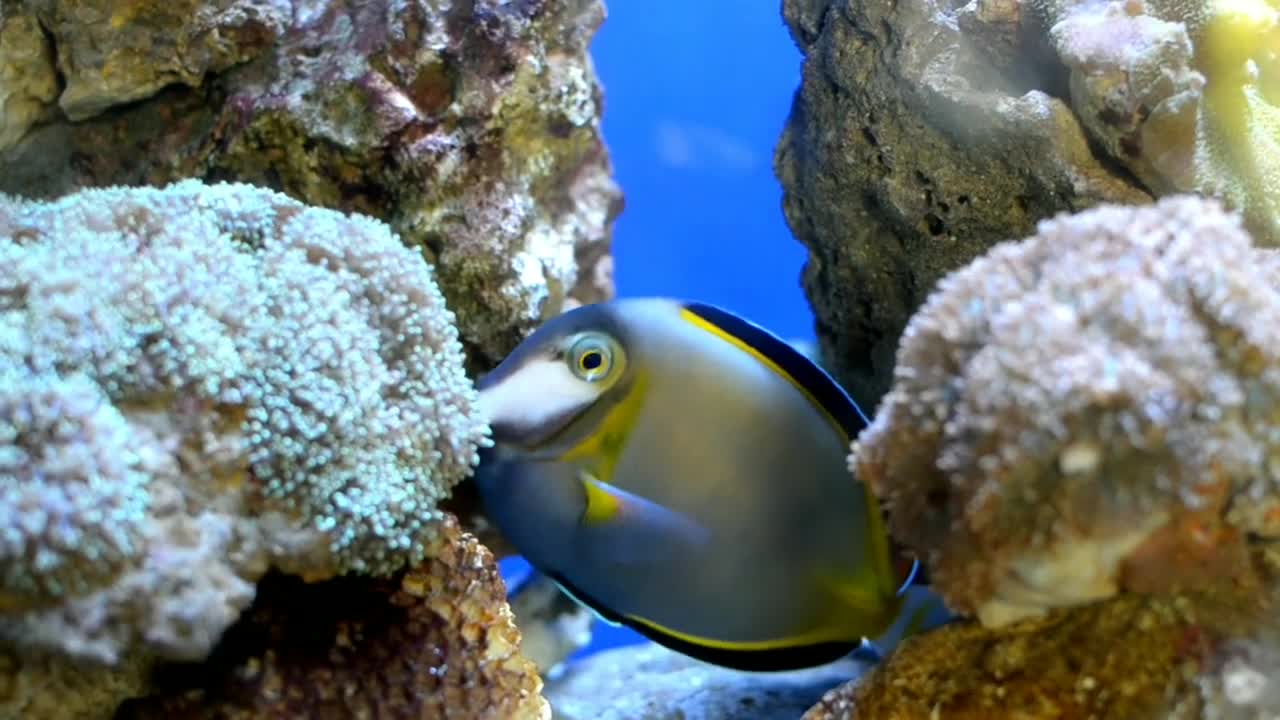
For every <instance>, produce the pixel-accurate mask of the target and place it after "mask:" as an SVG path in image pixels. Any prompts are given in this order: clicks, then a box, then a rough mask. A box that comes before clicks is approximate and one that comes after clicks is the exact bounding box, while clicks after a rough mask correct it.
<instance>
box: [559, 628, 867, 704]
mask: <svg viewBox="0 0 1280 720" xmlns="http://www.w3.org/2000/svg"><path fill="white" fill-rule="evenodd" d="M863 667H864V666H863V665H861V664H860V663H858V662H856V661H854V660H840V661H837V662H835V663H831V664H829V665H823V666H821V667H817V668H812V669H808V670H796V671H790V672H780V673H749V672H741V671H737V670H728V669H725V668H721V667H716V666H714V665H708V664H706V663H703V662H699V661H697V660H693V659H691V658H689V657H686V656H684V655H680V654H677V653H675V652H672V651H670V650H667V649H666V648H663V647H660V646H658V645H654V644H652V643H641V644H637V645H630V646H627V647H621V648H615V649H613V650H606V651H604V652H601V653H597V654H595V655H592V656H590V657H588V658H585V659H583V660H582V661H580V662H576V663H571V664H570V665H569V666H568V667H567V668H566V670H565V673H564V675H563V676H562V677H560V678H558V679H556V680H554V681H551V682H549V683H548V684H547V693H546V694H547V699H548V700H550V701H551V707H552V708H553V709H554V710H555V717H556V718H563V720H729V719H731V718H734V719H736V718H751V720H795V718H798V717H800V715H801V714H803V713H804V712H805V710H806V709H808V708H809V707H811V706H812V705H813V704H814V703H815V702H817V701H818V700H819V699H820V698H821V697H822V696H823V693H825V692H827V691H828V690H830V689H831V688H833V687H835V686H836V685H838V684H840V683H844V682H846V681H848V680H850V679H851V678H854V677H857V676H858V675H859V674H860V673H861V672H862V671H863Z"/></svg>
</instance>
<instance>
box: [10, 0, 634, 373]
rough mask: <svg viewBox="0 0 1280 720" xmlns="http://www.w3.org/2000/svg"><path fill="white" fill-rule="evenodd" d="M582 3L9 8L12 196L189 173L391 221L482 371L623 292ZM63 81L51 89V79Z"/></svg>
mask: <svg viewBox="0 0 1280 720" xmlns="http://www.w3.org/2000/svg"><path fill="white" fill-rule="evenodd" d="M603 16H604V10H603V7H602V5H601V4H600V3H599V2H596V1H583V0H521V1H520V2H505V1H502V0H469V1H466V2H446V3H439V2H430V1H428V0H377V1H376V2H356V1H354V0H324V1H321V2H314V1H311V0H177V2H155V0H91V2H81V1H80V0H37V1H34V2H17V0H0V191H7V192H11V193H19V194H23V195H27V196H36V197H47V196H50V195H56V194H62V193H66V192H68V191H70V190H73V189H76V188H79V187H85V186H102V185H118V184H127V185H133V184H142V183H147V184H164V183H166V182H169V181H172V180H175V179H181V178H188V177H198V178H204V179H220V180H238V181H245V182H251V183H254V184H257V185H263V186H267V187H271V188H273V189H276V190H280V191H283V192H284V193H286V194H288V195H290V196H291V197H294V198H295V199H298V200H301V201H303V202H306V203H308V204H310V205H314V206H320V207H328V208H337V209H342V210H349V211H359V212H361V213H363V214H367V215H370V216H373V217H376V218H379V219H382V220H385V221H386V222H388V223H389V224H390V225H391V226H392V227H393V229H394V230H395V231H397V232H398V234H399V235H400V237H401V238H402V239H403V240H404V241H405V242H406V243H408V244H410V245H412V246H414V247H418V248H422V249H423V250H424V251H425V252H426V254H427V257H428V259H429V260H430V261H431V262H432V263H433V264H434V265H435V267H436V270H437V274H438V278H439V282H440V285H441V288H442V290H443V291H444V294H445V296H446V298H447V299H448V301H449V304H450V307H452V308H453V309H454V310H455V311H456V312H457V314H458V322H459V329H460V331H461V336H462V339H463V342H464V344H465V345H466V347H467V349H468V350H469V351H470V352H471V359H472V360H473V361H474V363H475V364H474V365H473V367H481V366H485V365H492V364H494V363H496V362H497V360H498V359H500V357H501V356H502V355H503V354H505V353H506V352H507V351H508V350H509V349H510V348H511V347H512V346H514V345H515V343H516V342H518V340H519V339H520V338H521V337H522V336H523V334H524V333H526V332H528V331H529V330H530V329H531V328H533V327H534V326H536V325H537V324H539V322H540V321H541V320H542V319H543V318H545V317H549V316H552V315H555V314H557V313H558V312H560V310H561V309H562V307H563V306H564V304H565V299H566V297H568V296H572V297H573V298H575V299H576V301H582V302H590V301H595V300H599V299H603V298H606V297H609V296H611V295H612V292H613V288H612V279H611V273H610V264H609V263H610V260H609V242H610V232H611V230H610V227H611V223H612V220H613V217H614V216H615V214H616V213H617V212H618V211H619V209H620V207H621V195H620V193H619V191H618V189H617V187H616V185H615V184H614V182H613V180H612V178H611V176H610V175H611V166H610V162H609V159H608V156H607V154H606V152H605V149H604V146H603V144H602V141H601V137H600V129H599V113H600V109H601V102H602V100H601V92H600V88H599V84H598V83H597V81H596V77H595V73H594V70H593V68H592V66H591V62H590V59H589V57H588V55H587V50H586V48H587V43H588V42H589V40H590V38H591V36H592V34H593V33H594V32H595V29H596V28H597V26H598V25H599V23H600V22H601V20H602V19H603ZM55 77H56V78H60V82H58V83H55V82H54V80H53V79H54V78H55Z"/></svg>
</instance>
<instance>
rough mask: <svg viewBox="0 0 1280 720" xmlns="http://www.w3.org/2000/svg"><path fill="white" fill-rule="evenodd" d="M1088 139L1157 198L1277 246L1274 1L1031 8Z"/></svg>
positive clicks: (1279, 114) (1279, 80) (1153, 0)
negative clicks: (1207, 198) (1231, 213)
mask: <svg viewBox="0 0 1280 720" xmlns="http://www.w3.org/2000/svg"><path fill="white" fill-rule="evenodd" d="M1030 7H1031V8H1033V9H1034V10H1035V11H1036V13H1038V14H1039V15H1040V16H1041V19H1042V22H1043V23H1044V24H1045V25H1046V26H1048V31H1049V38H1050V41H1051V42H1052V44H1053V46H1054V48H1055V49H1056V51H1057V53H1058V56H1059V58H1060V59H1061V60H1062V62H1063V63H1064V64H1065V65H1066V66H1067V67H1068V68H1069V69H1070V73H1071V75H1070V88H1071V102H1072V107H1073V109H1074V110H1075V112H1076V114H1077V116H1078V117H1079V118H1080V120H1081V122H1082V124H1083V125H1084V127H1085V128H1086V129H1088V131H1089V133H1090V134H1091V135H1092V136H1093V137H1094V138H1096V139H1097V140H1098V141H1099V142H1100V143H1101V144H1102V146H1103V147H1104V148H1106V150H1107V152H1108V154H1110V155H1111V156H1112V157H1114V158H1116V159H1118V160H1120V161H1121V162H1123V163H1125V165H1126V166H1127V167H1128V168H1129V169H1130V170H1132V171H1133V172H1134V174H1135V175H1137V176H1138V177H1139V178H1140V179H1141V180H1142V181H1143V183H1144V184H1146V185H1147V186H1148V187H1150V188H1151V189H1153V190H1154V191H1156V192H1157V193H1159V194H1161V195H1165V194H1170V193H1177V192H1188V191H1197V192H1201V193H1206V194H1210V195H1214V196H1216V197H1220V198H1223V199H1224V200H1226V201H1227V202H1228V203H1230V205H1231V206H1232V207H1235V208H1238V209H1239V210H1240V211H1241V212H1242V213H1243V214H1244V216H1245V219H1246V222H1247V224H1248V225H1249V226H1250V228H1251V229H1252V230H1253V231H1254V232H1255V233H1256V234H1257V235H1258V238H1257V239H1258V241H1259V243H1260V244H1268V245H1275V244H1280V0H1110V1H1109V2H1092V1H1085V0H1032V1H1031V2H1030Z"/></svg>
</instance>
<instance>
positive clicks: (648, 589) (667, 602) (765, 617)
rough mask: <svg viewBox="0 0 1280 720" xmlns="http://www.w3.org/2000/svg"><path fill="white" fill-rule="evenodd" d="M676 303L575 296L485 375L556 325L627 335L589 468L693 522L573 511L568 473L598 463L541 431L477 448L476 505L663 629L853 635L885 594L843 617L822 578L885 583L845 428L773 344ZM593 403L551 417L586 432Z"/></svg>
mask: <svg viewBox="0 0 1280 720" xmlns="http://www.w3.org/2000/svg"><path fill="white" fill-rule="evenodd" d="M683 308H684V306H683V305H681V304H680V303H678V302H676V301H671V300H665V299H644V300H621V301H615V302H613V303H609V304H607V305H599V306H591V307H588V308H582V309H581V311H586V312H580V311H575V312H578V315H576V316H575V317H573V318H572V319H565V320H564V321H563V327H557V326H556V324H555V321H553V322H552V323H549V324H548V326H547V327H545V328H544V329H543V330H540V331H539V333H544V335H545V337H539V335H538V334H537V333H535V335H534V336H531V337H530V338H529V339H528V340H526V344H527V345H528V347H524V346H522V348H521V349H519V350H517V352H516V353H513V355H512V357H511V358H509V359H508V361H507V362H509V363H510V364H511V366H510V367H507V368H504V367H503V366H500V367H499V368H498V369H497V370H495V372H494V376H495V379H493V380H490V384H496V383H501V382H506V381H507V380H508V379H509V376H510V375H512V374H514V373H517V372H520V371H521V367H522V366H523V365H525V364H527V363H528V362H529V361H528V358H527V357H526V354H528V353H532V352H533V348H536V347H538V346H540V345H543V344H547V343H549V342H550V341H551V339H554V338H555V337H556V335H557V334H560V335H564V334H570V333H572V332H574V331H575V328H576V327H579V326H584V327H586V326H591V327H594V326H602V327H608V328H609V329H610V331H611V332H612V333H613V334H614V335H616V336H617V337H618V339H619V341H620V343H621V345H622V346H624V347H625V349H626V353H627V355H628V360H627V362H628V365H629V370H628V375H629V376H630V380H629V382H631V387H628V388H621V389H619V390H618V393H619V394H620V395H621V396H624V397H626V398H627V399H624V400H618V401H616V402H613V401H611V402H613V404H614V405H617V404H618V403H621V402H638V403H639V405H638V407H635V408H632V409H633V410H634V422H632V423H630V424H629V425H628V426H627V431H626V433H625V440H624V441H623V442H622V444H621V448H620V451H619V452H618V455H617V460H616V463H615V464H613V466H612V468H611V473H610V474H609V476H608V477H600V478H598V479H599V480H601V481H604V482H606V483H608V484H609V485H612V486H613V487H616V488H618V489H620V490H622V491H625V492H626V493H630V494H633V495H635V496H639V497H640V498H643V499H645V500H647V501H649V502H651V503H653V504H654V505H655V506H659V507H661V508H664V509H666V510H667V511H670V513H672V515H673V516H678V517H679V518H684V519H688V520H689V521H691V523H692V524H693V525H694V526H696V527H698V528H701V529H703V530H705V534H702V535H698V534H696V533H688V532H683V531H681V530H679V529H678V526H677V525H662V524H659V523H650V522H617V523H612V522H611V523H590V522H584V521H583V517H584V513H585V510H586V506H587V502H588V500H587V493H586V492H585V491H584V490H583V483H582V476H583V473H587V474H591V473H593V472H597V471H599V470H600V465H599V463H596V462H594V461H593V459H590V458H587V459H581V458H579V459H564V456H565V455H566V453H565V452H564V451H565V450H566V449H567V448H565V447H556V448H555V449H554V450H550V449H547V448H549V447H551V446H552V445H554V442H555V441H554V439H553V440H548V441H545V442H546V446H545V447H541V446H540V447H535V448H527V447H526V448H520V447H505V446H504V445H503V443H502V442H499V443H498V446H497V447H495V448H494V449H492V450H490V451H487V456H486V460H485V461H484V462H483V463H482V466H481V468H480V470H479V472H478V474H477V482H478V483H479V485H480V489H481V494H482V496H483V497H484V498H485V503H486V510H487V512H488V513H489V514H490V516H491V517H492V518H493V520H494V522H495V523H496V524H497V525H498V526H499V528H501V529H502V530H503V532H504V534H506V535H507V536H508V538H509V539H510V540H511V542H512V543H513V544H514V546H515V547H516V548H518V549H519V550H520V552H521V553H522V554H523V555H525V557H526V558H527V559H528V560H529V561H530V563H531V564H533V565H534V566H535V567H537V568H539V569H541V570H543V571H544V572H547V573H549V574H552V575H554V576H558V577H560V578H563V579H564V580H565V581H566V582H567V584H569V585H572V586H573V588H574V590H575V591H577V592H580V593H581V594H582V595H584V596H587V597H589V598H590V599H591V601H592V603H593V604H594V605H598V606H602V607H604V608H607V609H608V610H609V611H611V612H612V613H614V614H616V615H619V616H626V617H632V618H641V619H643V620H644V621H645V622H646V623H650V624H653V625H656V626H658V627H659V628H661V629H662V631H663V633H667V634H674V635H677V636H681V637H683V638H695V639H696V642H698V643H708V644H712V645H716V644H724V645H726V646H730V645H732V646H737V647H742V648H746V647H749V646H753V645H754V644H769V643H774V642H776V641H779V640H785V639H788V638H797V637H814V638H817V640H816V641H815V642H835V641H843V640H852V641H854V642H856V639H857V636H858V633H857V632H856V628H859V627H864V626H866V625H867V623H868V622H869V621H868V616H867V615H866V613H871V614H875V613H876V612H879V611H880V610H882V609H884V608H880V607H879V605H877V607H876V608H871V609H868V608H862V610H864V611H866V613H864V615H863V616H861V617H859V616H857V609H855V610H853V611H851V610H850V606H849V601H848V598H847V597H845V596H842V595H840V594H839V593H838V592H836V589H835V588H836V586H843V587H846V588H848V587H853V588H855V589H858V590H860V591H862V592H864V593H865V594H864V596H863V597H869V598H870V601H871V602H872V603H873V604H875V603H882V604H884V605H885V607H888V605H889V599H891V598H892V597H893V595H894V590H895V589H896V588H894V587H890V586H889V585H890V583H891V582H892V578H888V577H885V571H884V568H885V567H886V565H885V564H884V563H881V564H877V562H876V561H875V558H874V557H873V552H872V548H870V547H869V546H868V538H869V537H870V534H871V533H872V532H875V531H877V530H879V531H880V532H883V528H882V527H877V528H873V527H870V526H869V511H871V512H878V508H868V502H869V498H868V496H867V494H866V492H865V489H864V488H863V487H862V486H861V485H860V484H859V483H857V482H856V481H854V480H853V478H852V477H851V476H850V474H849V470H848V467H847V455H848V452H849V445H848V443H849V439H850V438H849V437H848V436H847V433H846V432H844V431H842V428H841V426H840V425H839V424H838V423H837V422H836V421H835V420H834V419H833V418H832V417H831V416H830V415H829V414H827V413H826V412H825V411H824V409H823V407H822V406H821V405H820V404H818V403H815V401H814V399H813V397H812V396H811V395H808V394H806V391H805V390H804V389H801V388H799V387H797V384H796V383H795V382H793V380H792V379H790V376H789V375H788V374H787V373H785V372H780V371H779V369H778V368H777V367H776V366H774V367H770V363H771V360H769V359H767V358H765V359H762V358H761V357H760V356H759V355H758V354H753V352H752V350H751V349H750V348H749V347H748V348H745V349H744V347H743V344H742V343H735V342H734V340H733V338H732V337H730V338H728V339H726V338H725V337H724V336H723V333H717V332H716V331H715V330H716V329H715V328H714V327H713V328H708V327H707V324H706V323H700V322H699V320H698V318H697V317H696V316H691V315H690V314H689V313H685V312H682V310H683ZM531 384H535V385H536V383H531ZM554 384H555V383H554V382H553V383H550V385H554ZM550 385H549V386H548V389H547V390H546V392H547V393H548V396H547V397H548V398H552V397H554V396H555V393H554V391H553V389H552V388H551V387H550ZM557 387H558V386H557ZM569 389H570V390H571V389H572V388H569ZM482 392H483V391H482ZM529 392H533V393H535V394H536V392H537V390H536V389H535V390H531V391H529ZM637 398H638V399H637ZM548 402H550V399H549V400H548ZM850 405H851V403H850ZM609 408H610V406H609V405H607V404H606V405H602V406H601V408H599V409H598V410H597V414H596V416H594V417H593V418H591V419H589V420H580V421H578V422H577V423H576V424H570V425H569V429H568V430H565V431H564V433H570V432H571V431H574V430H576V426H577V425H582V426H588V427H591V428H592V431H594V426H595V425H596V424H598V423H600V422H603V418H604V417H606V416H607V415H608V412H609ZM586 436H588V435H586V434H584V435H583V437H586ZM540 442H542V441H540ZM575 442H576V440H575ZM566 444H572V443H571V442H569V443H566ZM567 455H569V456H572V453H567ZM646 517H647V516H646ZM672 528H677V529H674V530H673V529H672ZM886 562H887V559H886ZM886 612H889V610H886ZM846 617H847V618H848V621H847V622H845V620H844V618H846ZM888 619H891V618H884V620H885V622H886V623H887V620H888ZM880 620H881V619H880V618H879V617H877V618H876V620H875V621H874V622H876V623H879V622H880Z"/></svg>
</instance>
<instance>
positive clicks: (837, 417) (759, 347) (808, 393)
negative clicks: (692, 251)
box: [681, 302, 868, 442]
mask: <svg viewBox="0 0 1280 720" xmlns="http://www.w3.org/2000/svg"><path fill="white" fill-rule="evenodd" d="M681 316H682V317H683V318H684V320H685V321H686V322H689V323H691V324H693V325H695V326H697V327H699V328H701V329H703V330H705V331H707V332H709V333H711V334H713V335H715V336H717V337H719V338H721V339H722V340H725V341H727V342H729V343H730V344H732V345H734V346H735V347H737V348H738V349H740V350H742V351H743V352H745V353H747V354H749V355H751V356H752V357H754V358H755V359H756V360H758V361H759V362H761V363H763V364H764V365H765V366H766V367H768V368H769V369H770V370H772V371H773V372H774V373H776V374H777V375H780V376H781V377H783V378H785V379H786V380H787V381H788V382H790V383H791V384H792V385H793V386H795V388H796V389H797V390H799V391H800V392H801V393H803V394H804V395H805V397H806V398H808V399H809V402H810V403H812V404H813V405H814V407H816V408H817V409H818V410H819V411H820V412H822V413H823V414H824V415H825V416H826V417H827V419H828V421H830V422H831V424H832V425H833V426H835V428H836V429H837V430H838V431H839V432H841V433H842V434H843V435H844V436H845V439H846V442H852V441H853V439H854V438H855V437H857V436H858V433H859V432H861V431H862V429H863V428H864V427H866V426H867V424H868V421H867V417H866V415H863V414H862V410H861V409H860V408H859V407H858V405H857V404H856V403H854V401H853V399H852V398H850V397H849V395H848V393H846V392H845V391H844V389H843V388H841V387H840V385H839V384H838V383H836V381H835V380H833V379H832V378H831V376H830V375H828V374H827V372H826V371H825V370H823V369H822V368H821V367H819V366H818V365H817V363H815V362H813V361H812V360H810V359H809V358H807V357H805V356H804V354H802V353H801V352H800V351H799V350H797V349H795V348H794V347H792V346H791V345H790V344H789V343H787V341H785V340H783V339H782V338H780V337H778V336H777V335H774V334H773V333H771V332H769V331H768V330H766V329H764V328H762V327H760V326H759V325H757V324H755V323H753V322H751V321H749V320H745V319H743V318H741V317H738V316H737V315H734V314H733V313H731V312H729V311H727V310H723V309H721V308H718V307H716V306H714V305H707V304H706V303H698V302H687V303H683V304H682V306H681Z"/></svg>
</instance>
